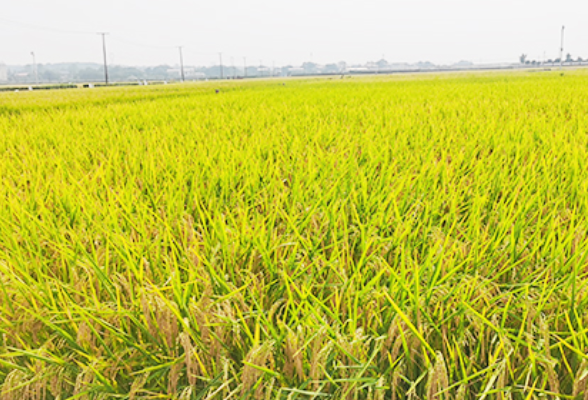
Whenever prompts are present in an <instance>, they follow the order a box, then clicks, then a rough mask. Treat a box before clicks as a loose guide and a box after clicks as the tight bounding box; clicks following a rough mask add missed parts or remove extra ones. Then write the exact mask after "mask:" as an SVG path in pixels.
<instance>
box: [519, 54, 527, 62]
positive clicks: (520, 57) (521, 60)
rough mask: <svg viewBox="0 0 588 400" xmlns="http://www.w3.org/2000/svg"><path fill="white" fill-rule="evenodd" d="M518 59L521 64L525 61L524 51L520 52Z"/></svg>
mask: <svg viewBox="0 0 588 400" xmlns="http://www.w3.org/2000/svg"><path fill="white" fill-rule="evenodd" d="M519 61H520V62H521V64H524V63H525V61H527V55H526V54H524V53H523V54H521V55H520V56H519Z"/></svg>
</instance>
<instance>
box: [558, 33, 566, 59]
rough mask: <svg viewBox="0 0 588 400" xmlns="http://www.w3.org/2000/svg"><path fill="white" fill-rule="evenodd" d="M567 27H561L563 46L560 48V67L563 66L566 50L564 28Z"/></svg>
mask: <svg viewBox="0 0 588 400" xmlns="http://www.w3.org/2000/svg"><path fill="white" fill-rule="evenodd" d="M565 29H566V27H565V26H562V27H561V47H560V49H559V67H560V68H562V67H563V51H564V30H565Z"/></svg>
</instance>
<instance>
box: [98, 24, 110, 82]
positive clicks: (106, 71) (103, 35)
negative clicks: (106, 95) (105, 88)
mask: <svg viewBox="0 0 588 400" xmlns="http://www.w3.org/2000/svg"><path fill="white" fill-rule="evenodd" d="M98 35H102V53H103V55H104V82H106V84H107V85H108V64H107V62H106V35H108V32H98Z"/></svg>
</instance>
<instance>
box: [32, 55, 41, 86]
mask: <svg viewBox="0 0 588 400" xmlns="http://www.w3.org/2000/svg"><path fill="white" fill-rule="evenodd" d="M31 56H33V73H34V74H35V84H36V85H38V84H39V74H38V71H37V60H36V58H35V52H34V51H31Z"/></svg>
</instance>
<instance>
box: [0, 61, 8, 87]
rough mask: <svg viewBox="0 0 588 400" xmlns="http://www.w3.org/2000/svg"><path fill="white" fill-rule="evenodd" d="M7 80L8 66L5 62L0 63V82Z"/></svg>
mask: <svg viewBox="0 0 588 400" xmlns="http://www.w3.org/2000/svg"><path fill="white" fill-rule="evenodd" d="M3 82H8V68H7V67H6V64H4V63H0V83H3Z"/></svg>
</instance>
